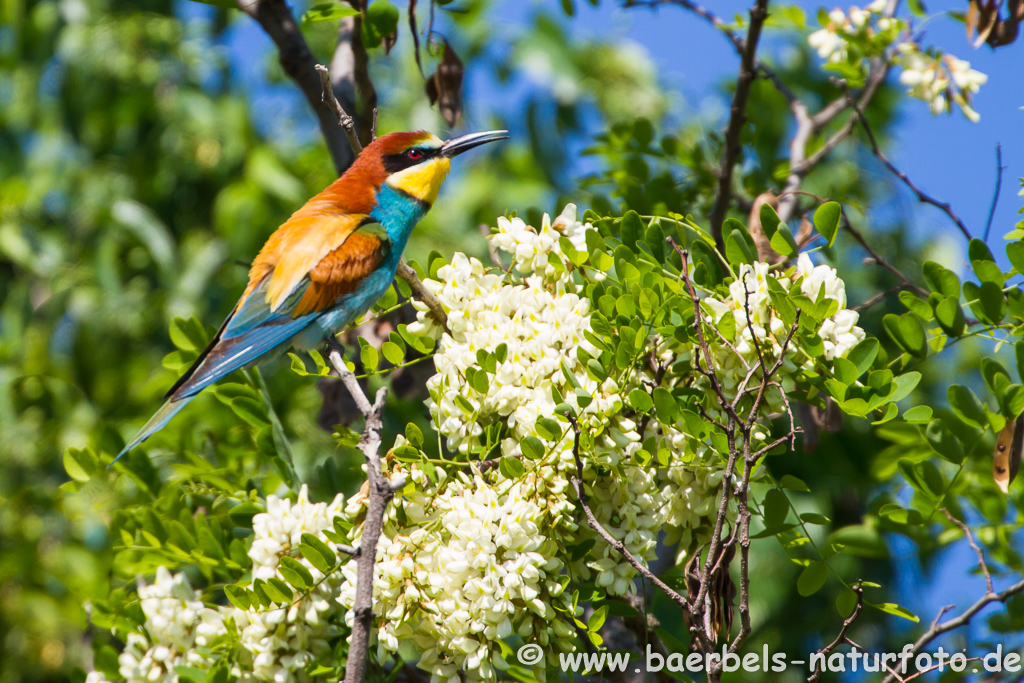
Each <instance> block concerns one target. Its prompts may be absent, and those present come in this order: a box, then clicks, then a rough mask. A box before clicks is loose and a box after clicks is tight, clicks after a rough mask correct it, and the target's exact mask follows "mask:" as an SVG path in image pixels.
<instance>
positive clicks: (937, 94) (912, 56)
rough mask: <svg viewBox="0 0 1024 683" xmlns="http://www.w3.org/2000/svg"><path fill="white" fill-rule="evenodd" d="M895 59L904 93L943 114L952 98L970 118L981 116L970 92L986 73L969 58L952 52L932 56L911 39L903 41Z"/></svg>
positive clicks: (976, 87)
mask: <svg viewBox="0 0 1024 683" xmlns="http://www.w3.org/2000/svg"><path fill="white" fill-rule="evenodd" d="M896 62H897V63H898V64H900V65H901V66H902V67H903V73H901V74H900V82H901V83H903V84H904V85H907V86H909V88H908V89H907V94H908V95H910V96H911V97H914V98H917V99H920V100H924V101H925V102H927V103H928V108H929V109H930V110H931V112H932V114H942V113H944V112H948V111H949V109H950V102H955V103H956V104H957V106H959V107H960V109H961V111H963V113H964V115H965V116H966V117H967V118H968V119H969V120H971V121H973V122H975V123H976V122H977V121H978V120H980V118H981V117H980V116H979V115H978V113H977V112H976V111H975V110H974V109H973V108H972V107H971V96H972V95H973V94H974V93H976V92H978V90H979V89H980V88H981V86H982V85H984V84H985V83H986V82H987V81H988V76H987V75H985V74H983V73H982V72H980V71H976V70H974V69H972V68H971V65H970V62H967V61H965V60H963V59H957V58H956V57H954V56H953V55H949V54H947V55H941V56H931V55H928V54H925V53H923V52H921V51H920V50H919V49H918V47H917V45H915V44H914V43H909V42H908V43H902V44H901V45H900V46H899V53H898V55H897V57H896Z"/></svg>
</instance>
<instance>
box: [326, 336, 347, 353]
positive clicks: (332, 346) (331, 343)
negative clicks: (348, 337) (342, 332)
mask: <svg viewBox="0 0 1024 683" xmlns="http://www.w3.org/2000/svg"><path fill="white" fill-rule="evenodd" d="M327 348H328V349H329V350H330V351H337V352H338V355H340V356H341V357H342V358H344V357H345V346H344V345H343V344H342V343H341V342H340V341H338V338H337V337H336V336H334V335H333V334H329V335H327Z"/></svg>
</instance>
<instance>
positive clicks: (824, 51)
mask: <svg viewBox="0 0 1024 683" xmlns="http://www.w3.org/2000/svg"><path fill="white" fill-rule="evenodd" d="M885 7H886V0H875V1H874V2H872V3H871V4H870V5H868V6H867V7H863V8H861V7H850V11H849V12H848V13H847V12H843V10H841V9H839V8H838V7H837V8H835V9H834V10H832V11H831V12H829V13H828V21H826V22H825V23H824V25H823V26H822V27H821V28H820V29H818V30H817V31H814V32H813V33H811V35H809V36H808V37H807V43H808V44H809V45H810V46H811V47H812V48H814V49H815V50H817V52H818V56H819V57H821V58H822V59H824V60H825V61H826V62H832V63H838V62H845V61H847V60H848V59H849V56H850V52H849V48H850V43H851V42H852V41H864V42H868V41H875V42H876V43H877V42H884V43H891V42H892V41H894V40H895V39H896V37H897V36H898V35H899V32H900V31H901V30H902V28H903V22H902V21H900V20H899V19H894V18H892V17H888V16H886V15H885ZM879 37H881V38H882V41H878V38H879Z"/></svg>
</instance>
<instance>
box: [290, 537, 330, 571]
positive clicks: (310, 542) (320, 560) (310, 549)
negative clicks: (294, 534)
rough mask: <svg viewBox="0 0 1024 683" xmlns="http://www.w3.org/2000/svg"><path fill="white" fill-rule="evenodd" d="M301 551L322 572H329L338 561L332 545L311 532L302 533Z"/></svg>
mask: <svg viewBox="0 0 1024 683" xmlns="http://www.w3.org/2000/svg"><path fill="white" fill-rule="evenodd" d="M299 552H300V553H302V556H303V557H304V558H306V559H307V560H308V561H309V563H310V564H311V565H313V566H314V567H316V568H317V569H319V570H320V573H321V574H329V573H330V571H331V569H333V568H334V565H335V563H336V562H337V561H338V558H337V556H336V555H335V554H334V551H333V550H332V549H331V548H330V546H328V545H327V544H326V543H324V542H323V541H321V540H320V539H319V538H317V537H316V536H314V535H313V534H310V533H305V534H302V543H301V544H300V545H299Z"/></svg>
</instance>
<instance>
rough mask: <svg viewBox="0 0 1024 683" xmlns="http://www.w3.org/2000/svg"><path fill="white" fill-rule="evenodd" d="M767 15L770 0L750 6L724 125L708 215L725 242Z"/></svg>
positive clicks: (718, 239) (716, 235) (715, 232)
mask: <svg viewBox="0 0 1024 683" xmlns="http://www.w3.org/2000/svg"><path fill="white" fill-rule="evenodd" d="M767 18H768V0H756V2H755V4H754V6H753V7H752V8H751V9H750V26H749V28H747V38H746V40H744V41H743V52H742V55H741V57H740V73H739V77H738V78H737V79H736V92H735V93H734V94H733V98H732V106H731V107H730V108H729V124H728V126H727V127H726V129H725V141H724V144H723V147H724V149H723V151H722V163H721V165H720V166H719V168H718V187H717V189H716V191H715V203H714V205H712V207H711V214H710V216H709V219H710V222H711V235H712V236H713V237H714V239H715V242H716V243H717V244H719V245H721V243H722V223H724V222H725V215H726V213H728V211H729V204H730V203H731V201H732V171H733V168H734V167H735V166H736V162H737V160H738V159H739V155H740V133H742V132H743V124H744V123H746V121H747V98H748V97H749V96H750V86H751V85H752V84H753V82H754V78H755V77H756V76H757V61H756V55H757V43H758V40H759V39H760V38H761V27H762V26H764V22H765V20H766V19H767Z"/></svg>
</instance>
